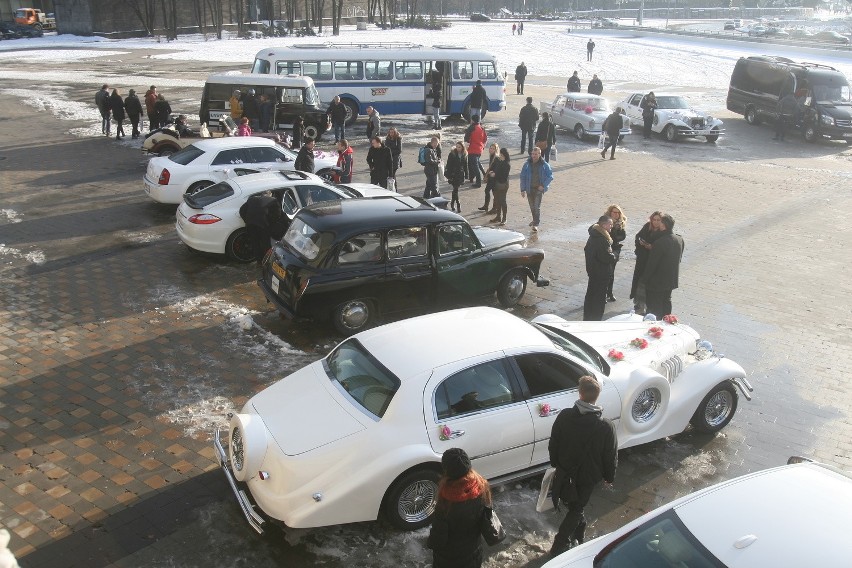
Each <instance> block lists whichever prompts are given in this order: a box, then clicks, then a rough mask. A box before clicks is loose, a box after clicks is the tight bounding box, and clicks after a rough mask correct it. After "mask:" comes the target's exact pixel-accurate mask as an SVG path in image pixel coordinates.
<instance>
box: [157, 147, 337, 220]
mask: <svg viewBox="0 0 852 568" xmlns="http://www.w3.org/2000/svg"><path fill="white" fill-rule="evenodd" d="M314 154H315V158H314V166H315V168H316V169H317V170H319V169H322V168H329V167H332V166H334V165H336V164H337V158H336V157H333V156H331V155H330V154H328V155H326V154H325V153H324V152H320V154H319V155H317V152H316V151H315V152H314ZM295 161H296V154H295V153H294V152H292V151H290V150H288V149H287V148H284V147H282V146H279V145H278V144H276V143H275V142H274V141H272V140H269V139H268V138H260V137H257V136H228V137H225V138H202V139H200V140H198V141H197V142H194V143H192V144H190V145H189V146H187V147H186V148H183V149H181V150H179V151H177V152H175V153H174V154H171V155H170V156H163V157H158V158H151V160H150V161H149V162H148V169H147V171H146V172H145V177H144V179H143V183H144V185H145V193H146V194H148V196H149V197H150V198H151V199H153V200H154V201H157V202H159V203H174V204H178V203H180V202H181V201H182V200H183V196H184V194H187V193H188V194H193V193H195V192H196V191H199V190H201V189H204V188H205V187H208V186H211V185H213V184H214V183H216V182H218V181H221V180H223V179H225V178H227V177H230V176H231V175H232V173H233V172H234V170H243V171H249V172H258V171H273V170H292V169H293V164H294V163H295Z"/></svg>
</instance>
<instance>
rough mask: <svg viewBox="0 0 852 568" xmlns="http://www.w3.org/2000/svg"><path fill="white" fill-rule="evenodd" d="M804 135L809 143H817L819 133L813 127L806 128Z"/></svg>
mask: <svg viewBox="0 0 852 568" xmlns="http://www.w3.org/2000/svg"><path fill="white" fill-rule="evenodd" d="M802 134H803V136H804V137H805V140H806V141H807V142H816V139H817V133H816V130H815V129H814V127H813V126H806V127H805V130H804V132H803V133H802Z"/></svg>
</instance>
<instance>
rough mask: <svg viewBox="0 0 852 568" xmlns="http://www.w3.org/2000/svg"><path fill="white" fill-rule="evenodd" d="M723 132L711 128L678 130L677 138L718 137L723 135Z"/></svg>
mask: <svg viewBox="0 0 852 568" xmlns="http://www.w3.org/2000/svg"><path fill="white" fill-rule="evenodd" d="M724 133H725V131H724V130H722V129H721V128H720V129H718V130H713V129H712V128H678V129H677V135H678V136H718V135H720V134H724Z"/></svg>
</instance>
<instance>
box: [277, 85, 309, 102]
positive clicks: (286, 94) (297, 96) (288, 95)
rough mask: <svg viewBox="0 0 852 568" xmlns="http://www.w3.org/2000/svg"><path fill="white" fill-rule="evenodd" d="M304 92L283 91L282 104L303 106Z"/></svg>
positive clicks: (285, 89)
mask: <svg viewBox="0 0 852 568" xmlns="http://www.w3.org/2000/svg"><path fill="white" fill-rule="evenodd" d="M303 93H304V91H302V89H287V88H284V89H281V98H280V99H279V101H280V102H282V103H291V104H302V97H303Z"/></svg>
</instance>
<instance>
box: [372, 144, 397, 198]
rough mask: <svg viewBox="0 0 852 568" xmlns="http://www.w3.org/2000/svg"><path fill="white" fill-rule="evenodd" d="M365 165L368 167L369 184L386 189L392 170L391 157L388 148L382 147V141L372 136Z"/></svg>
mask: <svg viewBox="0 0 852 568" xmlns="http://www.w3.org/2000/svg"><path fill="white" fill-rule="evenodd" d="M367 165H368V166H369V167H370V183H372V184H373V185H380V186H382V187H383V188H385V189H387V188H388V178H389V177H391V171H392V170H393V156H392V155H391V151H390V148H388V147H387V146H385V145H384V143H383V142H382V139H381V138H379V137H378V136H374V137H373V139H372V140H371V141H370V149H369V150H368V151H367Z"/></svg>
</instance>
